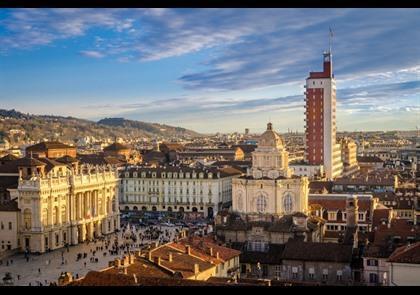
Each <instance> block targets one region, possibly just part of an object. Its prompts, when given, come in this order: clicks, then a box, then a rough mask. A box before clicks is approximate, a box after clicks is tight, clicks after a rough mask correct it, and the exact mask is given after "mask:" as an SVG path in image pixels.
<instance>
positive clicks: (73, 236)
mask: <svg viewBox="0 0 420 295" xmlns="http://www.w3.org/2000/svg"><path fill="white" fill-rule="evenodd" d="M70 243H71V244H72V245H77V244H79V237H78V230H77V225H75V226H73V227H72V228H71V240H70Z"/></svg>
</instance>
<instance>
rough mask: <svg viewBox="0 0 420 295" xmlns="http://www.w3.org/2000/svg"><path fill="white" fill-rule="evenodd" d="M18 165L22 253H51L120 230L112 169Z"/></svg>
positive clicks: (25, 161)
mask: <svg viewBox="0 0 420 295" xmlns="http://www.w3.org/2000/svg"><path fill="white" fill-rule="evenodd" d="M69 159H72V158H71V157H64V159H61V162H60V159H57V160H51V159H48V158H40V159H33V158H22V159H19V160H16V161H17V163H16V166H17V169H18V173H19V184H18V187H17V188H16V189H9V191H10V196H11V198H12V199H17V202H18V207H19V209H20V212H19V232H18V239H19V244H20V248H21V249H22V250H25V249H28V250H29V251H31V252H39V253H42V252H45V251H47V250H48V249H51V250H53V249H57V248H61V247H64V246H65V245H67V244H71V245H75V244H78V243H80V242H83V241H86V240H93V239H94V238H95V237H99V236H101V235H103V234H108V233H112V232H114V231H115V230H116V229H118V228H119V208H118V197H117V194H118V174H117V172H116V170H115V169H114V168H112V167H111V166H107V167H105V166H101V167H100V166H87V165H80V166H79V165H78V162H77V160H76V159H72V160H71V161H69Z"/></svg>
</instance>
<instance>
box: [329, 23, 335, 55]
mask: <svg viewBox="0 0 420 295" xmlns="http://www.w3.org/2000/svg"><path fill="white" fill-rule="evenodd" d="M333 37H334V32H333V30H332V29H331V27H330V33H329V37H328V41H329V48H330V51H329V54H331V53H332V38H333Z"/></svg>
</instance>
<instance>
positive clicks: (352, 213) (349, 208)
mask: <svg viewBox="0 0 420 295" xmlns="http://www.w3.org/2000/svg"><path fill="white" fill-rule="evenodd" d="M358 209H359V207H358V206H357V196H356V195H351V196H348V197H347V199H346V213H347V217H346V223H347V224H346V225H347V227H355V226H357V223H358V217H359V213H358Z"/></svg>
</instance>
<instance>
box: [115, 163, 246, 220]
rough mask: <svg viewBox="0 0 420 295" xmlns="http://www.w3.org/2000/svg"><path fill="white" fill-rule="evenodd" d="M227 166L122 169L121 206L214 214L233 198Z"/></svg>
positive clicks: (146, 209)
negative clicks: (219, 167)
mask: <svg viewBox="0 0 420 295" xmlns="http://www.w3.org/2000/svg"><path fill="white" fill-rule="evenodd" d="M239 174H240V172H239V171H236V172H235V171H233V172H231V171H230V170H228V169H215V168H208V169H204V168H203V169H196V168H190V167H177V166H164V167H163V168H162V167H156V168H150V167H133V168H128V169H126V170H125V171H122V172H121V189H120V206H121V209H122V210H134V211H137V210H142V211H167V212H182V213H184V212H196V213H200V214H202V215H203V216H205V217H213V216H214V215H215V214H216V213H217V212H218V211H219V210H220V209H221V208H222V206H223V204H225V203H228V202H231V200H232V179H233V178H234V177H236V176H238V175H239Z"/></svg>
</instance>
